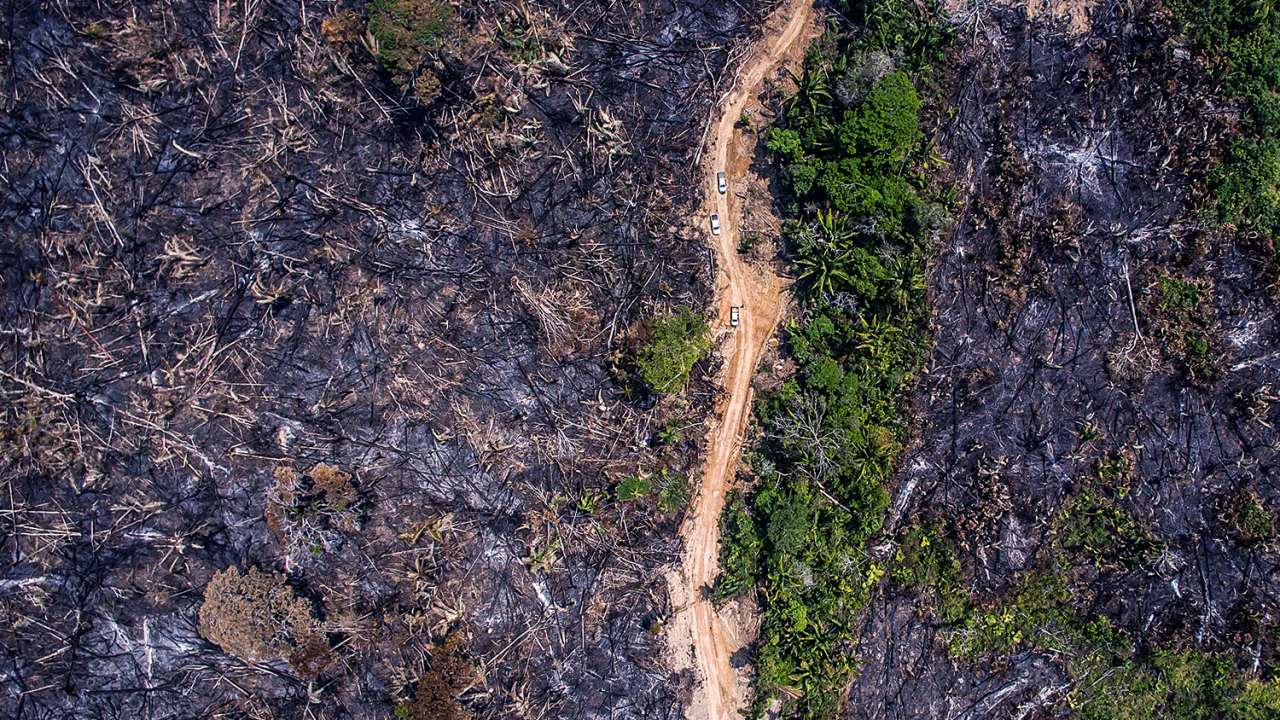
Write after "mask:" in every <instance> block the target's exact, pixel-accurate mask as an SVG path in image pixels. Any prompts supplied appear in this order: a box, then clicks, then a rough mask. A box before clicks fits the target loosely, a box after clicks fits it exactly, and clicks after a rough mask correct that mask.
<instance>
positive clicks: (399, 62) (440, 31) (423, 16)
mask: <svg viewBox="0 0 1280 720" xmlns="http://www.w3.org/2000/svg"><path fill="white" fill-rule="evenodd" d="M368 11H369V26H368V28H369V35H370V36H372V37H373V39H374V41H376V43H377V45H376V48H377V51H378V58H379V59H380V60H381V61H382V64H383V66H384V67H386V69H387V70H388V71H389V72H390V73H391V75H392V77H393V78H395V80H396V82H397V83H399V84H400V85H404V86H411V87H412V89H413V91H414V94H415V95H416V96H417V97H418V98H419V99H420V100H422V101H425V102H430V101H431V100H434V99H435V98H436V97H437V96H438V95H439V93H440V82H439V80H438V79H436V77H435V76H434V75H432V74H431V73H430V72H428V71H423V70H421V68H420V66H421V65H422V60H423V56H424V54H425V53H427V52H428V51H430V50H433V49H435V48H437V47H439V46H440V44H441V43H442V42H443V41H444V39H445V38H446V37H447V36H448V35H449V34H450V33H451V32H452V26H453V20H454V16H455V15H456V14H457V13H456V11H455V10H454V8H453V6H452V5H450V4H448V3H443V2H434V1H433V0H371V1H370V2H369V5H368Z"/></svg>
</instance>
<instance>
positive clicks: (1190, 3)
mask: <svg viewBox="0 0 1280 720" xmlns="http://www.w3.org/2000/svg"><path fill="white" fill-rule="evenodd" d="M1168 5H1169V9H1170V10H1171V11H1172V12H1173V15H1174V18H1175V19H1176V20H1177V21H1178V22H1180V23H1182V25H1183V31H1184V32H1185V33H1186V35H1187V37H1188V38H1189V39H1190V40H1191V41H1192V42H1193V43H1194V44H1195V45H1196V48H1197V50H1198V51H1199V52H1201V53H1203V54H1204V55H1206V56H1207V58H1208V60H1209V63H1210V68H1211V71H1212V74H1213V76H1214V78H1215V79H1216V80H1218V81H1220V82H1221V83H1222V84H1223V89H1224V90H1225V92H1226V94H1227V95H1229V96H1230V97H1232V98H1235V99H1237V100H1238V101H1239V102H1240V103H1241V104H1242V106H1243V112H1242V114H1241V117H1240V125H1239V135H1238V136H1237V137H1235V138H1234V139H1233V140H1232V141H1231V142H1230V143H1229V144H1228V145H1227V148H1226V151H1225V152H1224V154H1223V157H1222V161H1221V163H1220V164H1219V165H1218V166H1217V167H1216V168H1215V169H1214V170H1212V171H1211V172H1210V175H1209V177H1208V179H1207V184H1208V188H1209V190H1210V192H1211V193H1212V202H1211V203H1210V205H1209V207H1208V208H1207V212H1206V216H1207V219H1208V220H1210V221H1212V222H1215V223H1220V224H1231V225H1235V226H1237V227H1238V228H1240V229H1241V230H1244V231H1246V232H1256V233H1258V234H1260V235H1262V236H1264V237H1267V238H1271V239H1275V238H1277V237H1280V232H1278V231H1280V191H1278V190H1277V184H1278V183H1280V12H1277V10H1276V8H1275V6H1274V3H1273V2H1271V0H1169V2H1168Z"/></svg>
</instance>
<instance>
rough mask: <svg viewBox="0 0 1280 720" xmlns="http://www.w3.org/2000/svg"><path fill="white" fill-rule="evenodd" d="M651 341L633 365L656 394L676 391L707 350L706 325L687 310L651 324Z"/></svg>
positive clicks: (698, 316)
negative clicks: (635, 365)
mask: <svg viewBox="0 0 1280 720" xmlns="http://www.w3.org/2000/svg"><path fill="white" fill-rule="evenodd" d="M652 327H653V339H652V340H650V341H649V343H648V345H646V346H645V348H644V350H642V351H641V352H640V358H639V360H638V361H637V364H638V365H639V367H640V371H641V372H642V373H643V374H644V380H645V382H647V383H648V384H649V387H651V388H653V389H654V390H655V391H657V392H660V393H675V392H679V391H680V389H681V388H683V387H684V382H685V380H687V379H688V378H689V371H690V370H691V369H692V368H693V364H694V363H696V362H697V361H698V360H700V359H701V358H702V356H703V355H705V354H706V352H707V350H709V349H711V341H710V340H708V339H707V331H708V328H707V323H706V321H705V320H704V319H703V318H702V316H701V315H698V314H697V313H694V312H693V311H692V310H690V309H688V308H683V307H682V308H678V309H677V310H676V311H675V312H674V313H672V314H670V315H667V316H666V317H663V318H659V319H657V320H655V321H653V326H652Z"/></svg>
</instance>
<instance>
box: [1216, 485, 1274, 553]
mask: <svg viewBox="0 0 1280 720" xmlns="http://www.w3.org/2000/svg"><path fill="white" fill-rule="evenodd" d="M1227 520H1228V523H1229V524H1230V526H1231V531H1232V534H1233V535H1235V537H1236V539H1237V540H1239V541H1240V542H1242V543H1245V544H1248V545H1252V544H1256V543H1261V542H1266V541H1268V540H1273V539H1275V537H1276V518H1275V515H1273V514H1272V513H1271V511H1269V510H1267V508H1266V507H1264V506H1263V504H1262V499H1261V498H1259V497H1258V496H1257V495H1254V494H1253V493H1244V494H1242V495H1241V496H1240V497H1238V498H1236V500H1235V501H1234V502H1233V503H1232V505H1231V508H1230V511H1229V513H1228V516H1227Z"/></svg>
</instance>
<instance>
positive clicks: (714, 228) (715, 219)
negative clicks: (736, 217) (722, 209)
mask: <svg viewBox="0 0 1280 720" xmlns="http://www.w3.org/2000/svg"><path fill="white" fill-rule="evenodd" d="M711 234H712V235H719V234H720V216H719V215H717V214H716V213H711Z"/></svg>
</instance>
